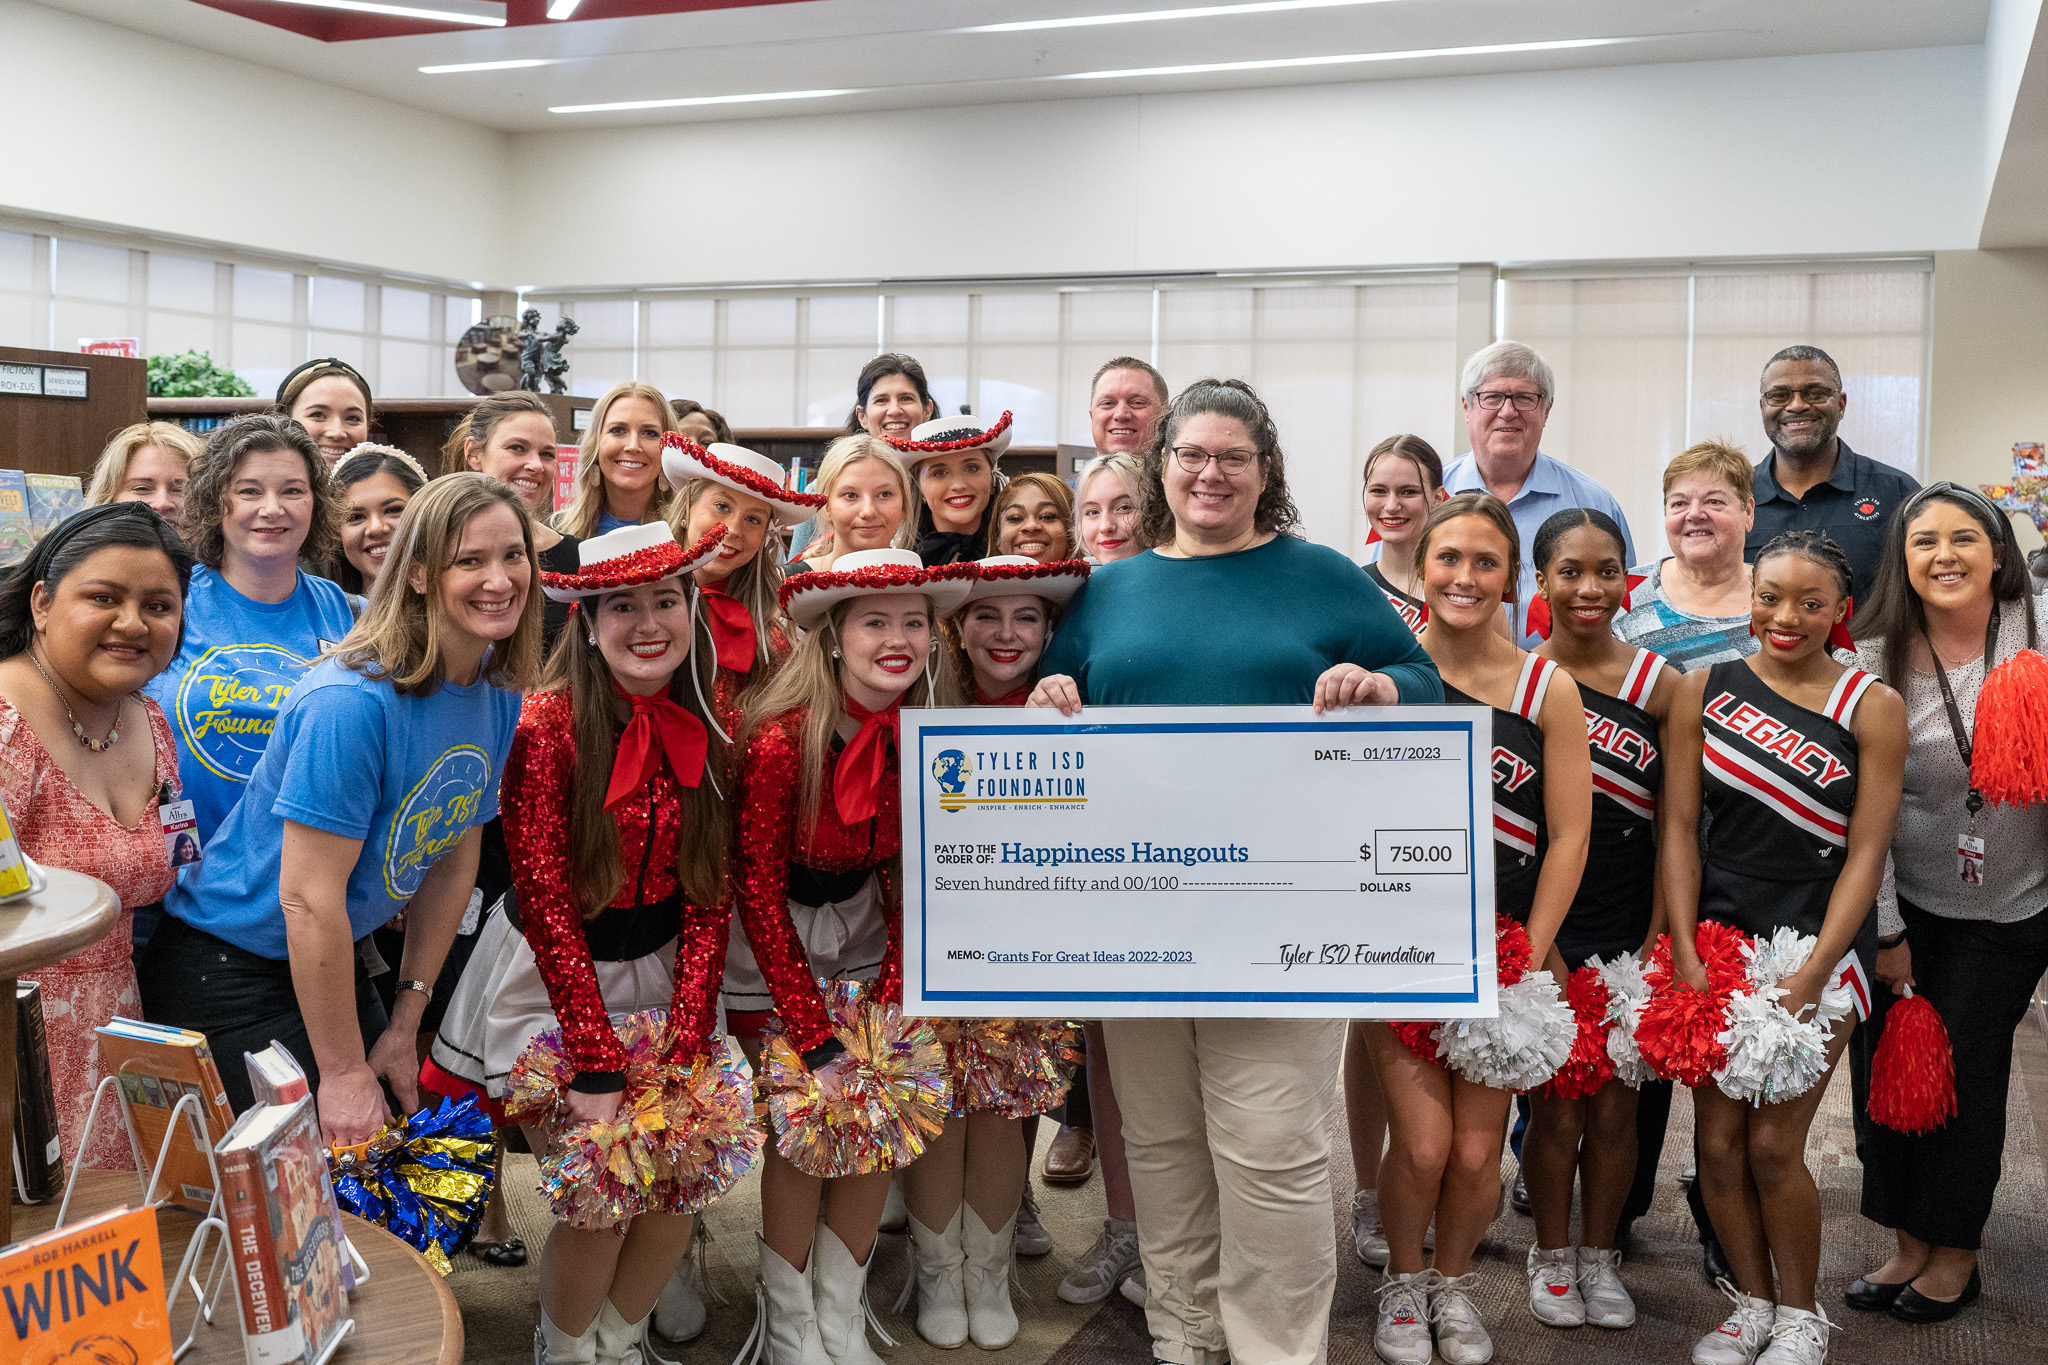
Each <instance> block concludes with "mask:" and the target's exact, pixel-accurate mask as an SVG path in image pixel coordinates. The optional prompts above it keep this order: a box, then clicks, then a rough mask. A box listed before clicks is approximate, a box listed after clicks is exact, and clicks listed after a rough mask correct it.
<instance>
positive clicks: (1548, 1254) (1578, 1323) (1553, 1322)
mask: <svg viewBox="0 0 2048 1365" xmlns="http://www.w3.org/2000/svg"><path fill="white" fill-rule="evenodd" d="M1525 1268H1526V1269H1527V1270H1528V1272H1529V1311H1530V1312H1531V1313H1534V1314H1535V1315H1536V1321H1538V1322H1540V1323H1542V1324H1543V1325H1544V1326H1545V1327H1583V1326H1585V1325H1586V1301H1585V1300H1584V1299H1582V1298H1580V1297H1579V1284H1578V1279H1579V1253H1578V1249H1577V1248H1576V1247H1558V1248H1557V1249H1555V1250H1553V1251H1544V1250H1542V1249H1541V1248H1539V1247H1533V1246H1532V1247H1530V1248H1529V1255H1528V1258H1527V1260H1526V1262H1525Z"/></svg>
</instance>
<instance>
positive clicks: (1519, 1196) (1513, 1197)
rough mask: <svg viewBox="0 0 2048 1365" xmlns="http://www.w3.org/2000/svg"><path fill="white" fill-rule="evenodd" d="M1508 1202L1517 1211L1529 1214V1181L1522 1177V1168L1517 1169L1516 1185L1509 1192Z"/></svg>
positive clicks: (1525, 1214) (1525, 1215)
mask: <svg viewBox="0 0 2048 1365" xmlns="http://www.w3.org/2000/svg"><path fill="white" fill-rule="evenodd" d="M1508 1203H1509V1204H1510V1205H1512V1206H1513V1207H1514V1210H1515V1212H1516V1213H1519V1214H1521V1215H1522V1216H1523V1217H1525V1218H1526V1217H1528V1216H1529V1182H1528V1181H1526V1180H1524V1179H1523V1178H1522V1172H1521V1168H1520V1167H1517V1168H1516V1170H1515V1187H1514V1189H1512V1190H1510V1191H1509V1192H1508Z"/></svg>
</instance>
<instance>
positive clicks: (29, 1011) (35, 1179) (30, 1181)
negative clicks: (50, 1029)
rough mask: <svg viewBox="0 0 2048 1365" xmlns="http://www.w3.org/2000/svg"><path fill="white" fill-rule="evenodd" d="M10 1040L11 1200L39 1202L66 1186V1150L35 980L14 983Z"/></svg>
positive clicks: (40, 999) (29, 1202)
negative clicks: (59, 1131)
mask: <svg viewBox="0 0 2048 1365" xmlns="http://www.w3.org/2000/svg"><path fill="white" fill-rule="evenodd" d="M14 1036H15V1038H16V1039H17V1040H18V1043H17V1046H16V1049H15V1058H14V1061H15V1067H14V1154H13V1155H14V1196H15V1198H17V1199H19V1200H20V1201H21V1202H22V1203H24V1204H40V1203H42V1202H43V1201H44V1200H46V1199H52V1198H54V1197H55V1196H56V1194H57V1192H58V1191H59V1190H61V1189H63V1188H64V1149H63V1144H62V1142H61V1141H60V1140H59V1138H58V1135H57V1092H56V1088H55V1086H54V1084H53V1083H52V1081H51V1077H50V1044H49V1037H48V1035H47V1034H46V1033H45V1031H44V1028H43V988H42V987H41V986H40V985H38V984H37V983H35V982H33V981H17V982H15V983H14Z"/></svg>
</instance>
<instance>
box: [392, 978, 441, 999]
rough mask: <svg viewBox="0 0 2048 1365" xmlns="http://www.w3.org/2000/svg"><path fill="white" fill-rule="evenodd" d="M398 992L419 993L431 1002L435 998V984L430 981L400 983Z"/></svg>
mask: <svg viewBox="0 0 2048 1365" xmlns="http://www.w3.org/2000/svg"><path fill="white" fill-rule="evenodd" d="M398 990H401V991H418V992H419V993H420V995H421V996H422V997H423V998H425V999H426V1000H429V1001H431V1000H432V999H433V998H434V987H433V983H432V982H428V981H401V982H399V983H398Z"/></svg>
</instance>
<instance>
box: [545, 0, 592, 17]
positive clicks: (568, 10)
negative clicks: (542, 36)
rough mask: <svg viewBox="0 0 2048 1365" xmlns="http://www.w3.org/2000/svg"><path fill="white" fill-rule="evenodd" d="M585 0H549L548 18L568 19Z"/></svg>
mask: <svg viewBox="0 0 2048 1365" xmlns="http://www.w3.org/2000/svg"><path fill="white" fill-rule="evenodd" d="M582 3H583V0H548V18H550V19H566V18H568V17H569V16H570V15H572V14H574V13H575V12H576V7H577V6H578V5H580V4H582Z"/></svg>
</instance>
